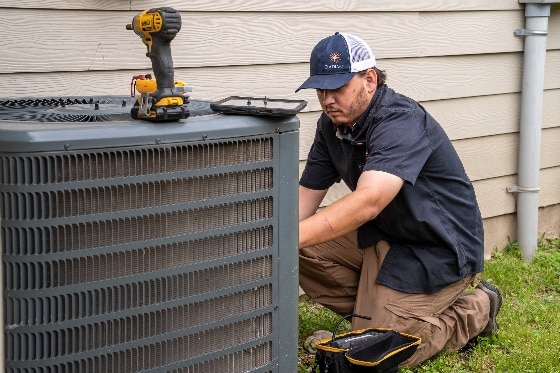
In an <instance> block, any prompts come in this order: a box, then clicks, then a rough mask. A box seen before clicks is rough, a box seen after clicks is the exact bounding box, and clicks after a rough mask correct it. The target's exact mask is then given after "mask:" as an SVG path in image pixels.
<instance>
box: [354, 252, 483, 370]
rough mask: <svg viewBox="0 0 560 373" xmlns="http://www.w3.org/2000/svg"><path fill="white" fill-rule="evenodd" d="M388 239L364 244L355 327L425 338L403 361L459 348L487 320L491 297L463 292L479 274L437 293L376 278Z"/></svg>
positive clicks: (412, 361)
mask: <svg viewBox="0 0 560 373" xmlns="http://www.w3.org/2000/svg"><path fill="white" fill-rule="evenodd" d="M388 250H389V244H388V243H387V242H385V241H380V242H379V243H378V244H377V245H375V246H372V247H369V248H367V249H365V250H364V258H363V266H362V271H361V278H360V285H359V290H358V293H357V295H356V306H355V313H357V314H361V315H366V316H370V317H372V320H364V319H360V318H354V319H353V320H352V329H363V328H377V327H381V328H389V329H394V330H397V331H399V332H402V333H407V334H412V335H416V336H419V337H420V338H422V343H421V345H420V346H419V347H418V349H417V351H416V352H415V354H414V355H413V356H412V357H411V358H410V359H408V360H407V361H405V362H404V363H403V364H402V365H406V366H414V365H417V364H419V363H421V362H422V361H424V360H426V359H428V358H430V357H432V356H434V355H435V354H437V353H438V352H440V351H441V350H442V349H444V348H446V349H448V350H457V349H459V348H461V347H463V346H465V344H466V343H467V342H468V341H469V339H471V338H473V337H475V336H476V335H478V334H479V333H480V331H482V329H484V327H485V326H486V324H487V323H488V313H489V309H490V302H489V299H488V296H487V295H486V294H485V293H484V292H483V291H482V290H478V289H476V290H473V291H471V292H469V293H466V294H465V293H464V291H465V289H467V287H468V286H469V285H471V284H472V283H473V281H474V280H475V277H476V276H469V277H467V278H465V279H463V280H460V281H458V282H457V283H455V284H451V285H449V286H447V287H445V288H444V289H442V290H441V291H439V292H437V293H435V294H408V293H403V292H399V291H396V290H393V289H391V288H388V287H386V286H384V285H379V284H376V283H375V279H376V278H377V274H378V273H379V268H380V266H381V263H382V262H383V259H384V258H385V255H386V253H387V251H388Z"/></svg>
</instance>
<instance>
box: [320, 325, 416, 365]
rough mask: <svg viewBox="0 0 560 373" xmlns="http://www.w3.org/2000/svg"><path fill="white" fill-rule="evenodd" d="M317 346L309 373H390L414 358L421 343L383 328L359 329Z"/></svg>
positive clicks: (334, 333)
mask: <svg viewBox="0 0 560 373" xmlns="http://www.w3.org/2000/svg"><path fill="white" fill-rule="evenodd" d="M348 317H362V318H368V317H364V316H360V315H348V316H345V317H343V318H341V319H340V320H339V321H338V323H337V324H336V326H335V328H334V330H333V336H332V338H326V339H323V340H320V341H319V342H317V352H316V353H315V365H314V367H313V370H312V371H313V372H317V369H319V370H318V371H319V373H391V372H395V373H396V372H397V370H398V366H399V364H400V363H402V362H403V361H405V360H406V359H408V358H409V357H411V356H412V354H414V352H415V351H416V349H417V348H418V345H419V344H420V342H421V339H420V338H419V337H416V336H413V335H409V334H404V333H399V332H396V331H394V330H390V329H384V328H373V329H361V330H354V331H351V332H348V333H344V334H340V335H338V336H337V335H336V330H337V329H338V326H339V325H340V323H341V322H342V320H344V319H346V318H348Z"/></svg>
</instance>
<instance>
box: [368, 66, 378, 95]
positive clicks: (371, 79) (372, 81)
mask: <svg viewBox="0 0 560 373" xmlns="http://www.w3.org/2000/svg"><path fill="white" fill-rule="evenodd" d="M366 82H367V84H368V87H369V88H370V89H372V91H373V92H375V90H377V73H376V72H375V70H374V69H367V71H366Z"/></svg>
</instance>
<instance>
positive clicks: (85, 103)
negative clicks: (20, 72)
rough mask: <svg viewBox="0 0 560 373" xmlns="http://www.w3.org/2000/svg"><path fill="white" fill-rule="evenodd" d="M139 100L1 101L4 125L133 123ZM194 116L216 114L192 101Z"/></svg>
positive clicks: (206, 106)
mask: <svg viewBox="0 0 560 373" xmlns="http://www.w3.org/2000/svg"><path fill="white" fill-rule="evenodd" d="M135 102H136V98H135V97H126V96H95V97H63V98H55V97H49V98H17V99H4V100H0V121H2V120H10V121H24V122H28V121H33V122H110V121H128V120H131V116H130V109H131V108H132V107H133V106H134V103H135ZM187 106H188V108H189V111H190V113H191V114H190V116H197V115H205V114H210V113H212V110H211V109H210V104H209V103H208V102H206V101H194V100H193V101H190V102H189V104H188V105H187Z"/></svg>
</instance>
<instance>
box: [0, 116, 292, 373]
mask: <svg viewBox="0 0 560 373" xmlns="http://www.w3.org/2000/svg"><path fill="white" fill-rule="evenodd" d="M220 117H221V116H220ZM278 136H279V135H278V134H277V133H275V134H273V135H266V136H254V135H252V136H245V137H240V138H232V139H223V140H219V141H204V142H198V143H192V142H188V141H187V142H181V143H178V144H170V145H143V146H134V147H125V148H120V147H107V148H104V149H85V150H75V151H62V152H61V151H52V152H46V153H45V152H21V153H17V154H12V153H0V214H1V215H0V216H1V217H2V221H1V226H2V255H3V257H2V264H3V272H4V273H3V279H4V284H3V300H4V309H5V312H4V318H3V319H4V338H5V366H6V371H7V372H13V373H24V372H25V373H35V372H37V373H38V372H80V373H89V372H91V373H98V372H107V373H109V372H176V373H181V372H185V373H186V372H189V373H194V372H201V373H202V372H208V373H210V372H232V373H234V372H235V373H237V372H251V371H259V372H261V371H264V372H273V371H277V369H279V368H278V367H279V362H280V361H281V358H280V349H282V348H283V347H282V346H280V345H279V343H278V340H279V339H282V338H283V337H279V330H278V324H279V322H280V321H279V320H280V316H279V315H278V309H279V302H280V300H281V299H280V297H281V296H282V295H281V294H279V291H280V289H281V286H280V285H279V284H278V278H279V275H280V274H279V261H278V259H279V255H280V254H279V243H278V237H279V227H278V225H279V220H278V219H279V218H278V216H279V211H278V210H279V209H281V202H279V201H278V198H279V187H280V185H278V184H281V182H279V180H281V179H280V175H278V172H279V171H278V170H277V169H278V167H279V160H278V159H277V158H278V157H279V151H278V149H275V147H277V146H278ZM292 207H293V205H292ZM290 255H291V254H290ZM289 302H291V300H289ZM294 322H297V320H295V321H294ZM288 339H292V337H291V336H290V337H288ZM294 358H295V357H294ZM288 365H289V366H293V365H292V364H291V363H289V364H288Z"/></svg>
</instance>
